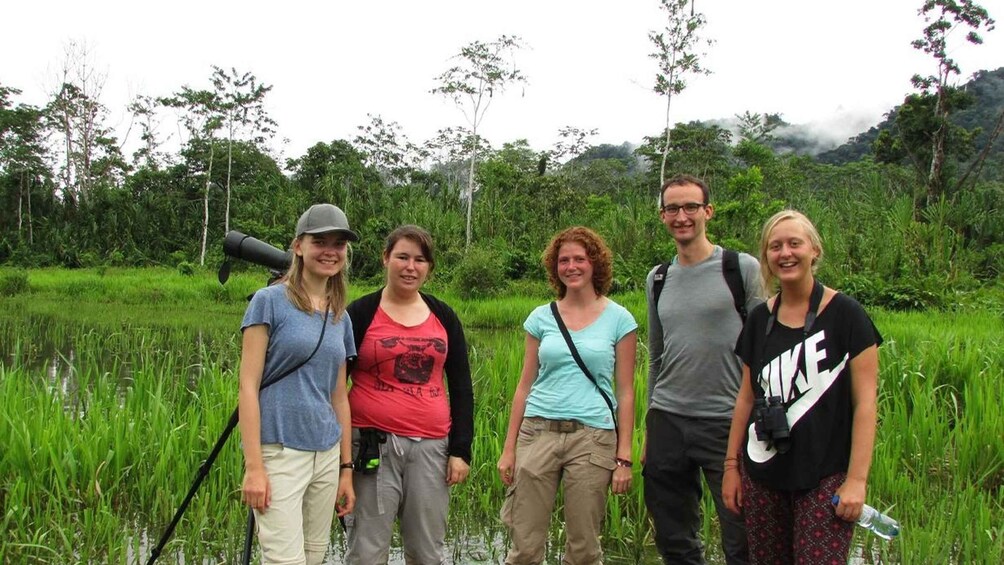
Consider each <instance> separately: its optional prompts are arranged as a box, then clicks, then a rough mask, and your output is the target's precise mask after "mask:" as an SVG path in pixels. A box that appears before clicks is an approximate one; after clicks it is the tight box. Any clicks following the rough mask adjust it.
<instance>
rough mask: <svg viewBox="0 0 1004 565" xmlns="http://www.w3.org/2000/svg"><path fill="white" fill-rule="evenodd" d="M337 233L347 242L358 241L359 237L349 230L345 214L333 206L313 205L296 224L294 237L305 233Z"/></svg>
mask: <svg viewBox="0 0 1004 565" xmlns="http://www.w3.org/2000/svg"><path fill="white" fill-rule="evenodd" d="M328 232H338V233H340V234H342V235H344V236H345V239H347V240H349V241H359V235H358V234H356V232H354V231H352V230H351V229H349V220H348V218H346V217H345V212H342V209H341V208H339V207H338V206H335V205H334V204H314V205H313V206H311V207H310V208H307V211H306V212H304V213H303V215H302V216H300V219H299V221H297V222H296V237H300V236H301V235H303V234H305V233H309V234H316V233H328Z"/></svg>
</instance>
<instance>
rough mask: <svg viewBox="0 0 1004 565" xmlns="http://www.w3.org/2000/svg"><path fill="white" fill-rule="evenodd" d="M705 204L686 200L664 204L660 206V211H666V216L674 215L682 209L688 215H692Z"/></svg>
mask: <svg viewBox="0 0 1004 565" xmlns="http://www.w3.org/2000/svg"><path fill="white" fill-rule="evenodd" d="M705 206H707V204H702V203H700V202H687V203H686V204H666V205H665V206H663V207H662V211H663V212H665V213H666V215H667V216H675V215H676V214H677V213H678V212H679V211H680V210H683V212H684V213H685V214H687V215H688V216H693V215H694V214H696V213H697V211H698V210H701V209H703V208H704V207H705Z"/></svg>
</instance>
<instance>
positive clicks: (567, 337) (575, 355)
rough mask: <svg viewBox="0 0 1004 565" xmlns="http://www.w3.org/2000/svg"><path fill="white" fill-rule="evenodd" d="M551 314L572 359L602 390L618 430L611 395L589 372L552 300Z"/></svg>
mask: <svg viewBox="0 0 1004 565" xmlns="http://www.w3.org/2000/svg"><path fill="white" fill-rule="evenodd" d="M551 314H554V321H555V322H557V323H558V329H559V330H561V336H562V337H564V338H565V343H567V344H568V350H569V351H571V352H572V359H575V363H576V364H578V365H579V369H581V370H582V372H583V373H584V374H585V375H586V378H588V379H589V380H590V381H592V383H593V385H594V386H596V390H598V391H599V392H600V396H602V397H603V401H604V402H606V403H607V408H609V409H610V416H611V417H612V418H613V421H614V432H617V414H616V413H615V412H614V403H613V402H610V397H609V396H607V393H605V392H603V389H602V388H600V385H599V383H597V382H596V377H594V376H593V374H592V373H590V372H589V369H588V368H586V364H585V363H583V362H582V357H579V350H578V349H576V348H575V344H574V343H573V342H572V336H571V335H570V334H569V333H568V328H567V327H565V321H564V320H562V319H561V314H559V313H558V303H557V302H553V301H552V302H551Z"/></svg>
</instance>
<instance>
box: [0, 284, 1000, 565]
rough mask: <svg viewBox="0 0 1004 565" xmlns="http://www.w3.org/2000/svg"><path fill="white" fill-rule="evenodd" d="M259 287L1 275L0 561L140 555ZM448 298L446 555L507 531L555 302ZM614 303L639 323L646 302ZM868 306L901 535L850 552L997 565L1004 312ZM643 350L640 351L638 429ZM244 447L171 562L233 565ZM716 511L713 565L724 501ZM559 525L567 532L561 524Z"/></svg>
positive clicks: (639, 506) (631, 537) (643, 547)
mask: <svg viewBox="0 0 1004 565" xmlns="http://www.w3.org/2000/svg"><path fill="white" fill-rule="evenodd" d="M22 278H23V279H24V280H22ZM263 282H264V278H263V276H262V274H261V273H260V272H249V273H243V274H237V275H235V276H234V277H232V278H231V281H230V282H228V283H227V285H226V286H223V287H221V286H220V285H219V283H217V282H216V281H215V280H214V278H213V277H212V276H211V275H209V274H207V273H196V274H195V275H191V276H185V275H181V274H178V273H177V272H176V271H171V270H166V269H165V270H156V269H142V270H115V269H108V270H79V271H65V270H42V271H31V272H30V273H27V274H26V275H23V274H22V273H19V272H14V271H6V270H0V355H2V357H0V437H2V438H4V444H3V447H2V448H0V509H2V515H0V531H3V532H5V533H6V535H4V536H2V537H0V563H78V562H84V563H90V562H109V563H135V562H137V561H145V559H146V556H147V555H148V554H149V551H150V548H151V545H152V544H153V543H154V542H155V541H156V538H157V537H159V535H160V533H161V531H162V530H163V528H164V527H165V526H166V524H167V522H168V520H169V519H170V517H171V515H172V514H173V512H174V510H175V508H176V506H177V505H178V504H179V503H180V501H181V499H182V498H183V496H184V494H185V492H186V491H187V489H188V486H189V485H190V484H191V481H192V480H193V478H194V476H195V474H196V470H197V469H198V466H199V464H200V463H201V461H202V459H204V457H205V456H206V455H207V454H208V452H209V450H210V449H211V447H212V445H213V443H214V442H215V441H216V439H217V437H218V435H219V433H220V431H222V429H223V428H224V426H225V423H226V419H227V417H228V416H229V415H230V412H231V411H232V410H233V408H234V406H235V405H236V396H237V395H236V374H235V371H236V367H237V363H238V356H239V336H238V332H237V327H238V325H239V322H240V317H241V314H242V312H243V309H244V305H245V302H244V297H245V296H246V295H248V294H249V293H251V292H252V291H253V290H254V289H255V288H257V287H259V286H261V285H262V284H263ZM362 291H363V289H362V288H354V290H353V292H354V294H358V293H360V292H362ZM433 291H434V292H437V291H436V289H435V288H433ZM437 293H438V294H439V295H440V296H444V297H445V298H446V299H447V301H448V302H450V303H451V304H452V305H453V306H454V307H455V309H456V310H457V311H458V314H459V315H460V317H461V319H462V320H463V321H464V322H465V325H466V328H467V331H468V334H469V339H470V346H471V358H472V364H473V368H474V378H475V399H476V420H475V425H476V441H475V443H474V454H473V455H474V461H473V465H472V473H471V477H470V480H469V481H468V482H467V483H465V484H463V485H461V486H459V487H458V488H457V489H456V490H455V492H454V496H453V498H452V502H451V504H452V507H451V514H450V516H451V521H450V534H449V547H450V551H451V557H452V562H454V563H498V562H501V557H502V555H504V551H505V537H504V534H503V532H502V529H501V524H500V522H499V520H498V517H497V516H498V510H499V508H500V506H501V499H502V495H503V489H502V487H501V485H500V484H499V482H498V480H497V477H496V473H495V472H494V466H495V461H496V459H497V457H498V454H499V452H500V450H501V445H502V441H503V438H504V434H505V425H506V421H507V418H508V406H509V402H510V399H511V397H512V390H513V388H514V386H515V383H516V380H517V378H518V374H519V370H520V363H521V361H522V334H521V330H520V328H521V324H522V321H523V319H524V318H525V316H526V315H527V313H528V312H529V311H530V309H531V308H533V307H534V306H536V305H538V304H540V303H542V302H544V301H546V300H547V299H548V298H547V296H544V295H538V296H521V297H506V298H500V299H495V300H482V301H471V302H464V301H461V300H459V299H457V298H455V297H451V296H449V294H448V293H439V292H437ZM614 299H615V300H617V301H618V302H620V303H622V304H624V305H625V306H627V307H628V308H629V309H630V310H631V311H632V312H633V313H634V314H635V316H636V318H637V319H638V320H639V321H640V322H641V323H642V325H644V296H642V295H641V294H640V293H635V294H627V295H619V296H615V297H614ZM873 315H874V318H875V321H876V324H877V325H878V327H879V329H880V330H881V331H882V333H883V335H884V336H885V338H886V343H885V345H883V347H882V348H881V350H880V351H881V380H880V398H879V401H880V407H879V417H880V424H879V431H878V438H877V443H876V448H875V457H874V464H873V466H872V472H871V479H870V483H869V492H868V496H869V500H870V502H871V503H872V505H873V506H877V507H879V508H880V509H883V510H888V512H889V513H890V514H891V515H892V516H894V517H896V518H897V519H898V520H900V522H901V524H902V526H903V534H902V535H901V536H900V538H899V539H898V540H896V541H894V542H892V543H887V542H884V541H882V540H880V539H877V538H874V537H871V536H868V535H865V534H864V533H863V532H859V534H858V538H857V540H856V556H855V558H854V561H855V562H859V563H904V564H907V563H1001V562H1004V522H1002V520H1001V518H1000V516H1002V515H1004V389H1002V386H1004V385H1002V382H1004V347H1002V346H1004V343H1002V341H1004V322H1002V320H1001V317H1000V309H999V308H996V309H991V310H990V311H967V312H960V313H934V312H921V313H889V312H873ZM640 343H644V339H642V340H640ZM645 358H646V354H645V351H644V348H643V347H640V348H639V365H638V372H637V375H636V376H637V378H636V385H635V386H636V391H637V393H638V395H639V396H638V397H639V409H638V416H639V424H640V423H641V422H642V421H643V420H642V419H641V416H642V413H643V409H642V406H643V404H644V403H643V402H641V400H642V399H643V395H644V391H645V375H646V368H647V365H646V359H645ZM636 437H637V439H636V442H635V443H636V453H637V450H638V449H639V448H640V437H641V434H636ZM236 440H237V438H234V439H232V440H231V443H230V444H229V445H228V446H227V448H226V449H224V450H223V453H222V455H221V457H220V459H219V460H218V461H217V463H216V466H215V467H214V468H213V470H212V471H211V472H210V474H209V477H208V479H207V481H206V483H205V484H204V485H203V487H202V489H201V490H200V493H199V495H198V496H196V498H195V500H194V501H193V503H192V506H191V507H190V508H189V510H188V512H187V513H186V515H185V519H184V520H183V521H182V523H181V525H180V526H179V527H178V529H177V531H176V533H175V537H174V540H173V541H172V543H171V544H170V545H169V546H168V550H167V551H168V553H167V554H165V556H163V557H162V559H161V562H165V563H174V562H179V561H180V560H181V559H182V558H184V560H185V562H188V563H193V562H202V563H232V562H234V561H236V558H237V552H238V551H239V548H240V544H241V541H242V539H241V538H242V537H243V533H242V532H243V530H242V528H243V520H244V515H245V510H244V508H243V507H242V505H241V504H240V502H239V492H238V489H239V485H240V477H241V476H242V461H241V456H240V450H239V448H238V446H237V441H236ZM640 484H641V482H640V477H636V482H635V486H634V488H633V489H632V491H631V492H630V493H629V494H628V495H625V496H622V497H617V498H614V499H611V500H612V501H613V502H612V503H611V504H609V506H608V508H609V514H608V520H607V522H606V531H605V537H604V544H605V547H606V548H607V551H608V560H607V561H608V563H649V562H653V563H654V562H655V561H654V552H653V549H652V544H651V533H650V531H649V527H648V523H647V519H646V517H645V512H644V504H643V502H642V495H641V489H640ZM705 508H706V509H709V510H710V509H711V506H710V498H708V497H706V499H705ZM706 516H707V518H706V520H705V524H704V528H703V531H704V534H705V536H706V537H707V538H709V539H711V540H712V542H711V543H709V544H708V545H709V546H711V547H710V548H709V549H710V551H711V559H712V561H713V562H714V561H715V560H716V559H717V558H718V556H717V552H716V548H715V547H714V546H716V545H717V543H716V542H715V541H714V537H715V536H716V533H715V532H716V525H715V521H714V520H713V519H712V518H711V516H713V511H711V512H706ZM552 530H553V531H552V533H553V538H554V539H555V540H560V539H561V535H562V532H561V529H560V524H558V523H554V525H553V528H552ZM335 539H336V541H338V542H339V543H340V539H341V535H340V534H337V533H336V534H335ZM557 557H558V556H557V553H556V552H552V553H551V555H549V562H557ZM331 562H333V563H338V562H340V560H339V559H338V558H337V556H335V557H333V558H332V561H331Z"/></svg>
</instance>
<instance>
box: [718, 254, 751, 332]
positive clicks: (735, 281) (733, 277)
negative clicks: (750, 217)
mask: <svg viewBox="0 0 1004 565" xmlns="http://www.w3.org/2000/svg"><path fill="white" fill-rule="evenodd" d="M722 276H723V277H725V284H727V285H729V291H730V292H731V293H732V303H733V305H734V306H735V308H736V312H739V317H740V318H742V320H743V323H744V324H745V323H746V315H747V312H746V285H745V284H744V283H743V274H742V271H740V270H739V253H736V252H735V251H733V250H731V249H722Z"/></svg>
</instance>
